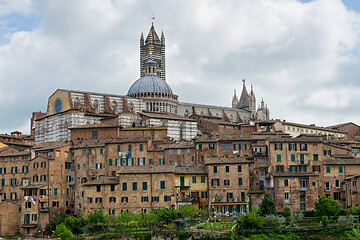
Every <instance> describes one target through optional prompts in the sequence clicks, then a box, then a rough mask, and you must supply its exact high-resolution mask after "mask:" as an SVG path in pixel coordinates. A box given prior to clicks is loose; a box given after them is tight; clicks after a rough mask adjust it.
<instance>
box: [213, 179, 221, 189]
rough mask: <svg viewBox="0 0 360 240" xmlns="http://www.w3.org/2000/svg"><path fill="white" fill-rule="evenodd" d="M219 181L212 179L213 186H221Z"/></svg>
mask: <svg viewBox="0 0 360 240" xmlns="http://www.w3.org/2000/svg"><path fill="white" fill-rule="evenodd" d="M219 183H220V181H219V179H218V178H217V179H211V186H213V187H215V186H219V185H220V184H219Z"/></svg>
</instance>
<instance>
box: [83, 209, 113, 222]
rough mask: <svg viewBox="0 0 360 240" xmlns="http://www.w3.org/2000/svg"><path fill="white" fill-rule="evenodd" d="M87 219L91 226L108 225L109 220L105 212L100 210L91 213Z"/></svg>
mask: <svg viewBox="0 0 360 240" xmlns="http://www.w3.org/2000/svg"><path fill="white" fill-rule="evenodd" d="M86 217H87V222H88V223H89V224H106V223H107V222H108V220H109V219H108V218H107V216H105V215H104V212H103V211H102V210H98V209H97V210H95V211H93V212H90V213H89V214H88V215H87V216H86Z"/></svg>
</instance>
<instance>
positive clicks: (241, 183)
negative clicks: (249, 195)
mask: <svg viewBox="0 0 360 240" xmlns="http://www.w3.org/2000/svg"><path fill="white" fill-rule="evenodd" d="M238 184H239V186H241V185H243V179H242V178H238Z"/></svg>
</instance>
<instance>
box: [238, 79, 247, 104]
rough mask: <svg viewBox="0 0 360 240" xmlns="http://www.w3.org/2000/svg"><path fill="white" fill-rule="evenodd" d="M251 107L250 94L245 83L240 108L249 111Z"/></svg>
mask: <svg viewBox="0 0 360 240" xmlns="http://www.w3.org/2000/svg"><path fill="white" fill-rule="evenodd" d="M249 106H250V103H249V93H248V92H247V90H246V87H245V83H244V84H243V90H242V92H241V96H240V99H239V103H238V108H240V109H244V108H245V109H248V108H249Z"/></svg>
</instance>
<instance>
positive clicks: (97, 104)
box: [93, 100, 99, 108]
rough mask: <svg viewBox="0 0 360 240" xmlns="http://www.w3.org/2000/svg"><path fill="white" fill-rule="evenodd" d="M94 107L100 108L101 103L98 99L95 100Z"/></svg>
mask: <svg viewBox="0 0 360 240" xmlns="http://www.w3.org/2000/svg"><path fill="white" fill-rule="evenodd" d="M93 106H94V108H98V107H99V103H98V100H95V101H94V104H93Z"/></svg>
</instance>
